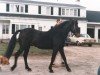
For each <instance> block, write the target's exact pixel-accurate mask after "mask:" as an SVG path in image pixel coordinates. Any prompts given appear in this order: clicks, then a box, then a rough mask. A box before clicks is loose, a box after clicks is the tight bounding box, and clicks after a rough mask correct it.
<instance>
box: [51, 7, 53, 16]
mask: <svg viewBox="0 0 100 75" xmlns="http://www.w3.org/2000/svg"><path fill="white" fill-rule="evenodd" d="M51 15H53V7H51Z"/></svg>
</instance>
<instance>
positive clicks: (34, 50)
mask: <svg viewBox="0 0 100 75" xmlns="http://www.w3.org/2000/svg"><path fill="white" fill-rule="evenodd" d="M7 45H8V43H0V55H3V54H4V53H5V51H6V50H7ZM18 49H19V44H16V46H15V49H14V52H16V51H17V50H18ZM51 54H52V50H50V49H46V50H43V49H38V48H36V47H34V46H31V48H30V51H29V55H51Z"/></svg>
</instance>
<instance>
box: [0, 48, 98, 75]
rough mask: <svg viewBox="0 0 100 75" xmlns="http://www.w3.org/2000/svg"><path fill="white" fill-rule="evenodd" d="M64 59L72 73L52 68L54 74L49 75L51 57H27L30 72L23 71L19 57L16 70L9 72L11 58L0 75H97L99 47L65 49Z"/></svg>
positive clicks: (63, 68) (21, 60)
mask: <svg viewBox="0 0 100 75" xmlns="http://www.w3.org/2000/svg"><path fill="white" fill-rule="evenodd" d="M64 49H65V53H66V58H67V60H68V64H69V66H70V68H71V69H72V72H67V70H66V69H65V67H57V68H53V70H54V73H49V70H48V66H49V63H50V59H51V56H44V55H42V56H38V55H34V56H29V57H28V62H29V66H30V67H31V68H32V72H27V71H26V70H25V69H24V61H23V57H19V60H18V66H17V68H16V69H15V70H14V71H13V72H11V71H10V67H11V66H12V65H13V61H14V59H13V57H11V59H10V65H9V66H2V70H1V71H0V75H97V69H98V67H99V65H100V46H93V47H85V46H84V47H81V46H80V47H78V46H68V47H65V48H64Z"/></svg>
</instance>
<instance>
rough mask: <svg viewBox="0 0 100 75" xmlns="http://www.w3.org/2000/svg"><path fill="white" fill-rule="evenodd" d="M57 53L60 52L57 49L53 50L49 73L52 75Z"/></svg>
mask: <svg viewBox="0 0 100 75" xmlns="http://www.w3.org/2000/svg"><path fill="white" fill-rule="evenodd" d="M57 52H58V50H57V49H53V53H52V57H51V63H50V65H49V71H50V73H53V70H52V65H53V62H54V60H55V57H56V55H57Z"/></svg>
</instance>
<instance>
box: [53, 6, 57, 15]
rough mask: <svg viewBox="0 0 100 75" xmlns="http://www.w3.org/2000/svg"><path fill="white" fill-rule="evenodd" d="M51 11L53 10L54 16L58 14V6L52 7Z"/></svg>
mask: <svg viewBox="0 0 100 75" xmlns="http://www.w3.org/2000/svg"><path fill="white" fill-rule="evenodd" d="M53 12H54V15H55V16H58V7H54V10H53Z"/></svg>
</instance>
